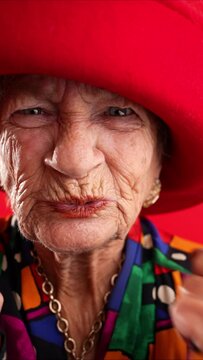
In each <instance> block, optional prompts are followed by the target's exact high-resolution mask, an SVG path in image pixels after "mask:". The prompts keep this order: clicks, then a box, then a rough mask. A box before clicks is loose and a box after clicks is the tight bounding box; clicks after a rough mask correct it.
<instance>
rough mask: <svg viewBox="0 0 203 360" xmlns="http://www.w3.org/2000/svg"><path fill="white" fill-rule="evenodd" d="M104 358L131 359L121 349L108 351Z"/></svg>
mask: <svg viewBox="0 0 203 360" xmlns="http://www.w3.org/2000/svg"><path fill="white" fill-rule="evenodd" d="M104 360H129V357H128V356H126V355H123V354H122V353H121V352H120V351H108V352H107V354H106V355H105V358H104Z"/></svg>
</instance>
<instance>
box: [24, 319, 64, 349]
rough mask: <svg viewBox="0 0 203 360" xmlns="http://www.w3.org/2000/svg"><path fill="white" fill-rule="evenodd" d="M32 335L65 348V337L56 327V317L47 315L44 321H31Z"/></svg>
mask: <svg viewBox="0 0 203 360" xmlns="http://www.w3.org/2000/svg"><path fill="white" fill-rule="evenodd" d="M29 327H30V331H31V334H33V335H34V336H37V337H38V338H40V339H43V340H45V341H48V342H50V343H54V344H56V345H59V346H63V343H64V337H63V335H62V334H61V333H60V332H59V331H58V329H57V327H56V317H55V315H47V316H46V317H44V318H43V319H39V320H31V321H30V323H29Z"/></svg>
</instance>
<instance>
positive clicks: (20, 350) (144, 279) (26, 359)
mask: <svg viewBox="0 0 203 360" xmlns="http://www.w3.org/2000/svg"><path fill="white" fill-rule="evenodd" d="M0 229H1V234H0V268H1V275H0V291H1V292H2V294H3V296H4V305H3V309H2V312H1V314H0V331H1V334H2V341H1V352H0V359H7V360H36V359H37V360H51V359H53V360H67V358H68V356H67V353H66V352H65V350H64V346H63V343H64V338H63V334H61V333H60V332H59V331H58V330H57V328H56V317H55V315H54V314H52V313H51V312H50V310H49V306H48V303H49V301H48V300H49V299H48V297H47V296H46V295H45V294H44V293H43V292H42V278H41V277H40V276H39V275H38V274H37V272H36V265H35V263H34V260H33V257H32V256H31V251H30V250H31V248H32V243H31V242H30V241H28V240H26V239H24V238H23V237H22V236H21V234H20V233H19V230H18V227H17V223H16V221H15V219H14V218H11V219H9V220H8V221H5V220H1V223H0ZM199 247H202V246H201V245H200V244H196V243H193V242H191V241H188V240H184V239H182V238H179V237H177V236H170V235H169V234H166V233H163V232H162V233H160V232H159V231H158V230H157V229H156V227H155V226H154V225H153V224H152V223H151V222H150V221H149V220H147V219H141V221H140V220H139V221H137V222H136V223H135V224H134V226H133V227H132V229H131V230H130V232H129V234H128V237H127V239H126V246H125V261H124V263H123V266H122V269H121V271H120V274H119V277H118V279H117V281H116V284H115V286H114V288H113V290H112V292H111V296H110V299H109V301H108V304H107V306H106V320H105V323H104V326H103V329H102V331H101V336H100V341H99V346H98V349H97V355H96V360H124V359H126V360H127V359H133V360H145V359H148V360H153V359H156V360H186V359H191V360H192V359H193V360H198V359H202V360H203V355H200V354H197V353H195V352H194V351H192V350H191V349H190V348H189V345H188V344H187V342H185V341H184V340H183V338H182V337H181V336H180V335H179V333H178V332H177V331H176V330H175V329H174V328H173V325H172V323H171V320H170V316H169V312H168V305H169V304H170V303H171V302H173V301H174V299H175V297H176V293H177V292H178V286H179V285H180V284H181V281H182V277H183V276H184V275H183V274H187V273H189V272H190V263H189V256H188V255H189V253H190V252H191V251H193V250H194V249H196V248H199ZM76 316H77V314H76Z"/></svg>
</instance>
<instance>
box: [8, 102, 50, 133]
mask: <svg viewBox="0 0 203 360" xmlns="http://www.w3.org/2000/svg"><path fill="white" fill-rule="evenodd" d="M56 118H57V115H56V112H55V111H53V110H47V109H44V108H42V107H37V106H36V107H30V108H24V109H18V110H15V111H14V112H13V113H12V114H11V116H10V121H11V123H12V124H13V125H15V126H19V127H24V128H35V127H40V126H44V125H48V124H50V122H53V121H54V120H55V119H56Z"/></svg>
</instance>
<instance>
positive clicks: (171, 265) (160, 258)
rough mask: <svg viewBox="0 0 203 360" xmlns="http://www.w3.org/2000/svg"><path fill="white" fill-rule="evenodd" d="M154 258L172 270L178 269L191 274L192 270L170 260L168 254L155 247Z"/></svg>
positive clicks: (156, 261) (158, 263)
mask: <svg viewBox="0 0 203 360" xmlns="http://www.w3.org/2000/svg"><path fill="white" fill-rule="evenodd" d="M154 260H155V263H156V264H157V265H160V266H163V267H165V268H169V269H170V270H178V271H180V272H183V273H187V274H190V271H189V270H187V269H185V268H184V267H183V266H181V265H179V264H177V263H176V262H175V261H173V260H169V259H168V258H167V257H166V255H164V254H162V253H161V251H160V250H158V249H156V248H154Z"/></svg>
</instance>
